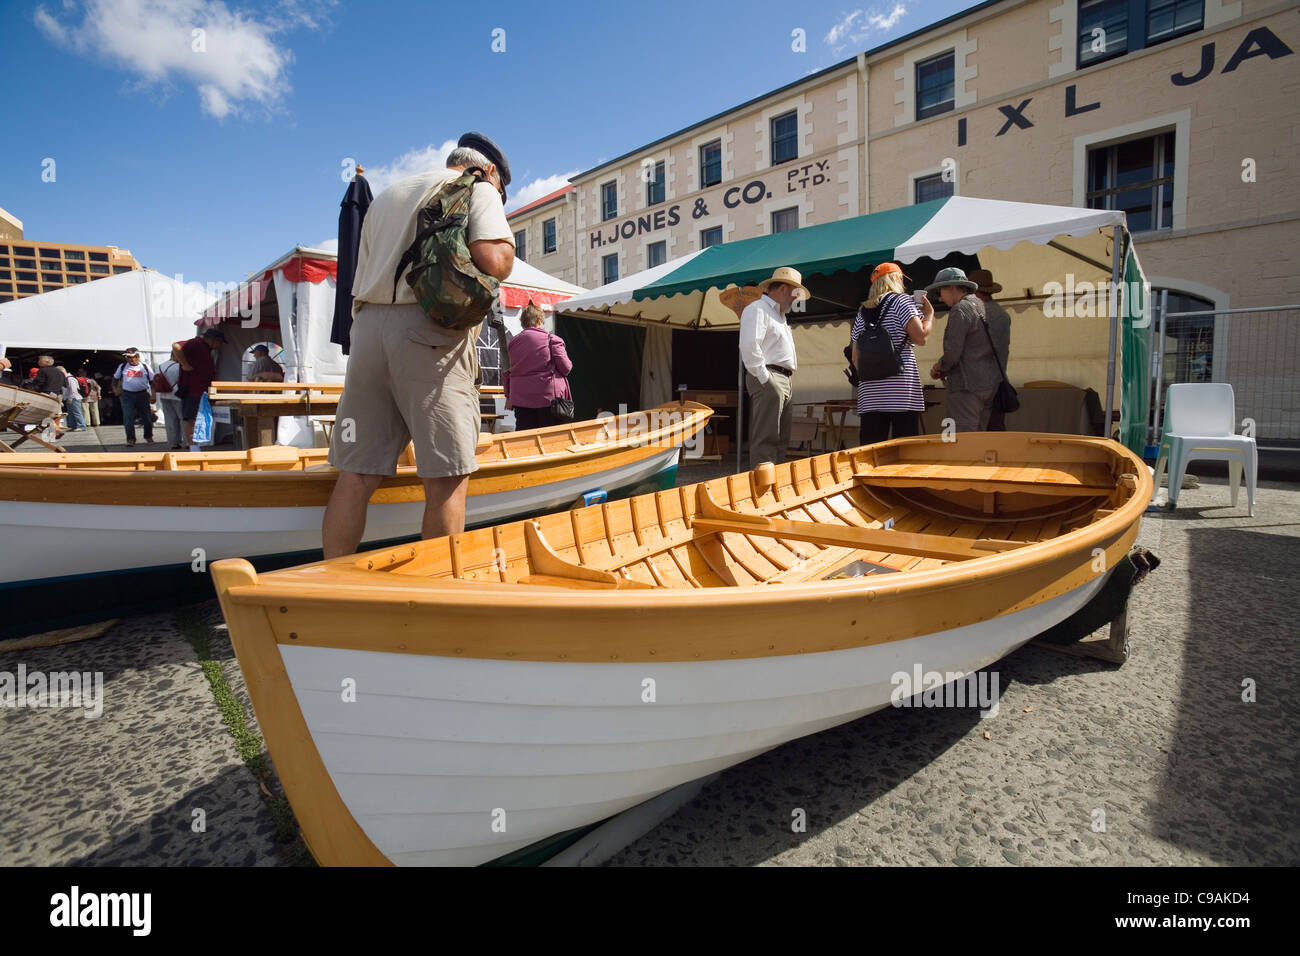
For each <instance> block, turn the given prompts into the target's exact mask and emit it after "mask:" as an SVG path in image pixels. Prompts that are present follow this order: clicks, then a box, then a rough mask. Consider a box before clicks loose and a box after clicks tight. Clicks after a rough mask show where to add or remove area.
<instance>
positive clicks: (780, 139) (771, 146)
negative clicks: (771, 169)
mask: <svg viewBox="0 0 1300 956" xmlns="http://www.w3.org/2000/svg"><path fill="white" fill-rule="evenodd" d="M791 118H793V119H794V131H793V132H792V133H789V134H787V135H784V136H778V135H777V132H776V124H777V123H778V122H780V121H782V120H787V119H791ZM791 141H793V143H794V155H793V156H786V157H785V158H784V159H777V156H776V147H777V144H778V143H786V142H791ZM767 142H768V153H769V158H770V159H771V165H773V166H780V165H782V164H784V163H789V162H793V161H794V160H796V159H798V158H799V109H798V107H795V108H794V109H789V110H786V111H785V112H783V113H778V114H777V115H776V116H773V117H771V118H770V119H769V120H768V121H767Z"/></svg>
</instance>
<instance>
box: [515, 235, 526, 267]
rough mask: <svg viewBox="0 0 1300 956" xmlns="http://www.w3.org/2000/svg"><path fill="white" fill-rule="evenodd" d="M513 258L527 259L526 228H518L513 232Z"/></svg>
mask: <svg viewBox="0 0 1300 956" xmlns="http://www.w3.org/2000/svg"><path fill="white" fill-rule="evenodd" d="M515 258H516V259H522V260H524V262H527V261H528V230H527V229H520V230H519V231H518V232H516V233H515Z"/></svg>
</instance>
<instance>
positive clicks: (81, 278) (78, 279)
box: [68, 276, 86, 285]
mask: <svg viewBox="0 0 1300 956" xmlns="http://www.w3.org/2000/svg"><path fill="white" fill-rule="evenodd" d="M85 281H86V277H85V276H68V285H76V284H77V283H78V282H85Z"/></svg>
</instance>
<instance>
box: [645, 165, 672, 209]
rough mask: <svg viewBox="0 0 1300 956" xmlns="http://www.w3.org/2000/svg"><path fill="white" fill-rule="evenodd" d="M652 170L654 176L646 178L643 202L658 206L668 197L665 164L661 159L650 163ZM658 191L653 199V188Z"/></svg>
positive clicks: (647, 204)
mask: <svg viewBox="0 0 1300 956" xmlns="http://www.w3.org/2000/svg"><path fill="white" fill-rule="evenodd" d="M650 166H651V168H652V169H653V170H654V178H653V179H647V180H646V184H645V204H646V206H647V207H650V206H658V205H660V204H661V203H663V202H664V201H665V200H667V198H668V172H667V166H666V164H665V163H664V161H663V160H662V159H660V160H657V161H655V162H653V163H651V164H650ZM656 189H657V190H658V191H659V198H658V199H655V190H656Z"/></svg>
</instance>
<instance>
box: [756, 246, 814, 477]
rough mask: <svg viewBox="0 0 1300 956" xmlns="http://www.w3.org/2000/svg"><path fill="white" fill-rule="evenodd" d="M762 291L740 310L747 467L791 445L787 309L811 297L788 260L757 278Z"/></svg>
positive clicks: (778, 456) (779, 457) (778, 457)
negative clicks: (768, 275)
mask: <svg viewBox="0 0 1300 956" xmlns="http://www.w3.org/2000/svg"><path fill="white" fill-rule="evenodd" d="M758 289H759V291H760V292H761V293H763V294H762V295H761V296H760V297H759V298H758V299H757V300H756V301H754V302H751V303H750V304H749V305H747V306H745V311H744V312H742V313H741V314H740V358H741V361H742V362H744V364H745V391H747V392H748V393H749V400H750V418H749V467H750V468H757V467H758V466H759V464H760V463H761V462H765V461H770V462H773V463H775V464H778V465H779V464H781V463H782V462H783V461H785V451H786V448H788V447H789V445H790V424H791V413H792V411H793V406H792V405H791V404H790V395H791V391H790V379H791V378H792V377H793V375H794V373H795V369H797V368H798V363H797V361H796V359H795V354H794V335H793V334H792V333H791V331H790V324H789V323H788V322H787V321H786V318H785V316H786V313H787V312H789V311H790V308H791V306H793V305H794V303H795V302H797V301H799V300H802V299H807V298H808V290H807V289H805V288H804V287H803V276H801V275H800V274H799V273H798V272H797V271H796V270H794V269H791V268H789V267H788V266H782V267H781V268H780V269H777V270H776V271H775V272H773V273H772V278H770V279H765V280H764V281H762V282H760V283H759V284H758Z"/></svg>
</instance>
